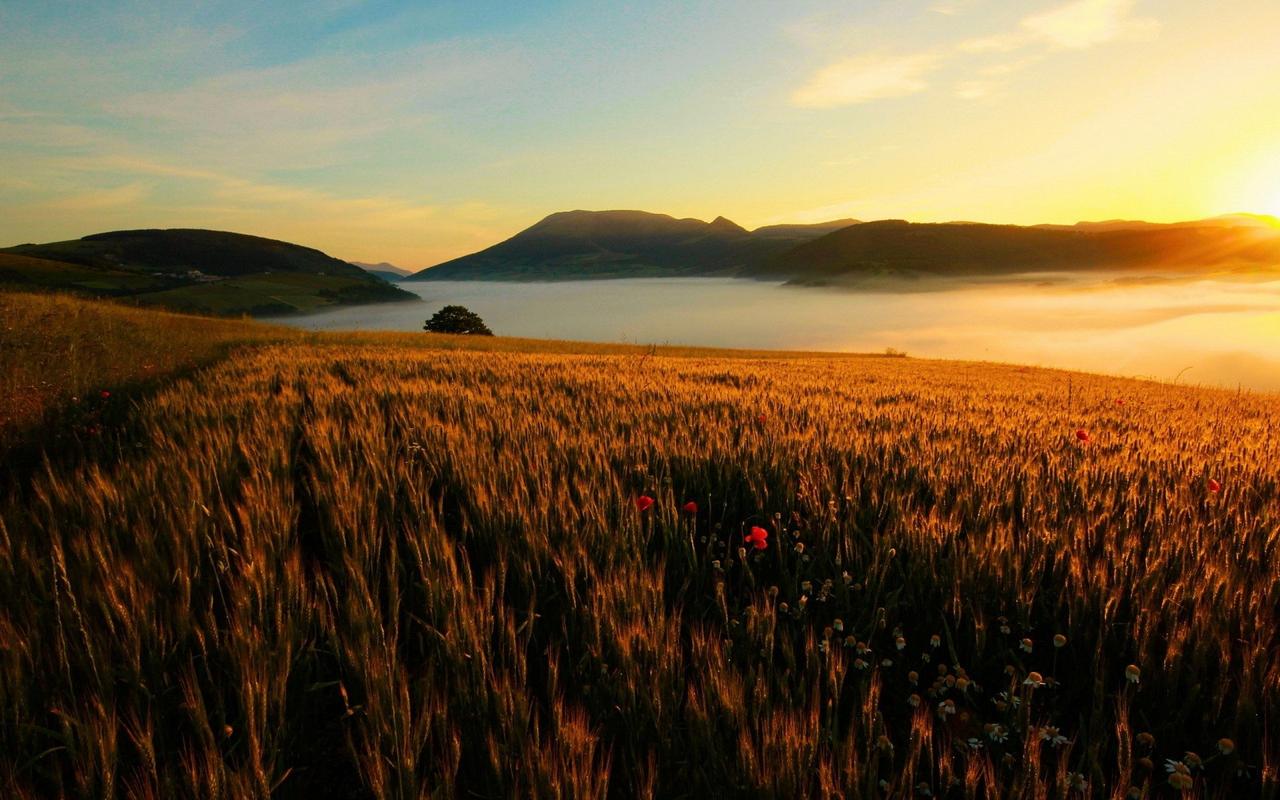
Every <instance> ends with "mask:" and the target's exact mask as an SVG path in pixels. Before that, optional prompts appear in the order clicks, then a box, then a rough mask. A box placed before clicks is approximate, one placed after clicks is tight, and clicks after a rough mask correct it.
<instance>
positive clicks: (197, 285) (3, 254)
mask: <svg viewBox="0 0 1280 800" xmlns="http://www.w3.org/2000/svg"><path fill="white" fill-rule="evenodd" d="M0 282H3V283H4V284H6V285H9V286H18V287H24V288H32V289H64V290H72V291H77V292H80V293H83V294H88V295H92V296H100V297H114V298H119V299H126V300H129V301H131V302H136V303H140V304H145V305H159V306H163V307H166V308H171V309H175V310H180V311H197V312H206V313H215V314H225V315H237V314H253V315H258V316H267V315H279V314H291V313H298V312H304V311H314V310H317V309H320V308H324V307H326V306H333V305H348V304H353V303H371V302H386V301H397V300H412V299H415V296H414V295H412V294H410V293H408V292H404V291H403V290H400V289H397V288H395V287H393V286H390V285H388V284H387V282H386V281H383V280H379V279H377V278H375V277H373V276H371V275H369V274H368V273H366V272H365V271H364V270H362V269H360V268H359V267H356V266H354V265H352V264H349V263H347V262H345V261H341V260H339V259H336V258H332V257H330V256H327V255H325V254H324V253H322V252H320V251H319V250H315V249H312V248H309V247H302V246H300V245H296V244H290V243H288V242H280V241H275V240H272V239H264V238H261V237H258V236H248V235H245V234H239V233H228V232H224V231H207V230H188V229H173V230H136V231H113V232H109V233H99V234H94V235H91V236H86V237H84V238H82V239H74V240H70V241H65V242H52V243H48V244H23V245H18V246H16V247H10V248H6V249H4V250H0Z"/></svg>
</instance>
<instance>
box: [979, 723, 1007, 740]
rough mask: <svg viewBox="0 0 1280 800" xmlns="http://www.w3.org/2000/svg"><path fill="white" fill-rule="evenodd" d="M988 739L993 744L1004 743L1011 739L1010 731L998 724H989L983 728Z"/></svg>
mask: <svg viewBox="0 0 1280 800" xmlns="http://www.w3.org/2000/svg"><path fill="white" fill-rule="evenodd" d="M983 730H984V731H986V734H987V738H988V739H990V740H991V741H993V742H1004V741H1006V740H1008V738H1009V729H1008V728H1006V727H1005V726H1003V725H1001V724H1000V723H998V722H989V723H987V724H986V725H985V726H983Z"/></svg>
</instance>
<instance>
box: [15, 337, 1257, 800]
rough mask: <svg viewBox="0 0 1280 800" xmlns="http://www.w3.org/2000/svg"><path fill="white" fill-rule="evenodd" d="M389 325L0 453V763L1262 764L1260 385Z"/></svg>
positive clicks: (1129, 775) (280, 770)
mask: <svg viewBox="0 0 1280 800" xmlns="http://www.w3.org/2000/svg"><path fill="white" fill-rule="evenodd" d="M379 341H380V342H381V344H368V345H365V344H361V345H355V344H345V345H339V344H325V343H324V341H323V340H310V341H309V342H308V343H306V344H297V345H280V346H271V347H267V348H265V349H260V350H257V351H254V352H252V353H246V354H243V355H242V356H240V357H238V358H236V359H232V360H227V361H224V362H222V363H219V364H217V365H216V366H213V367H210V368H207V369H203V370H200V371H198V372H196V373H194V374H191V375H188V376H186V377H183V378H181V379H179V380H177V381H175V382H174V383H173V384H172V385H170V386H168V387H167V388H165V389H163V390H161V391H159V392H157V393H156V394H154V395H153V396H148V397H145V398H141V399H139V400H138V401H137V407H136V409H135V410H134V412H133V413H132V415H131V416H130V417H129V419H128V420H127V421H126V422H125V423H124V424H122V425H121V426H119V427H117V428H114V429H111V430H108V431H107V432H106V433H105V434H104V437H103V439H104V441H95V442H91V443H85V444H82V445H75V446H77V447H83V448H84V449H83V452H81V454H80V456H79V458H78V459H77V460H76V463H74V464H65V465H63V466H59V467H56V468H50V469H47V470H45V471H43V472H42V473H41V474H39V475H37V476H35V478H34V479H33V481H32V483H31V486H30V487H29V489H28V490H27V491H25V492H23V493H22V494H20V495H14V497H13V499H12V500H11V501H10V502H9V503H8V504H7V505H6V507H5V509H4V513H3V516H0V520H2V527H0V776H2V777H0V786H3V787H4V789H5V790H6V791H7V792H8V793H9V794H10V795H11V796H15V797H47V796H53V797H57V796H69V797H116V796H120V797H125V796H128V797H210V798H213V797H260V796H265V795H268V794H273V795H275V796H280V797H315V796H353V797H545V798H571V797H572V798H577V797H583V798H586V797H708V796H740V797H815V798H817V797H851V798H852V797H859V798H861V797H911V796H923V795H924V794H926V793H928V794H931V795H932V796H935V797H938V796H948V797H958V798H970V797H974V798H977V797H985V798H1017V797H1028V798H1031V797H1036V798H1039V797H1045V798H1049V797H1061V798H1067V797H1086V796H1088V797H1116V798H1123V797H1128V796H1133V797H1164V796H1172V795H1174V794H1177V793H1178V792H1179V791H1181V790H1180V789H1178V788H1176V787H1177V786H1178V785H1181V782H1182V780H1183V779H1182V778H1181V777H1175V778H1174V779H1173V783H1171V781H1170V776H1171V775H1174V776H1182V775H1183V774H1184V772H1183V771H1184V770H1185V774H1186V775H1187V776H1188V777H1187V780H1188V782H1189V783H1190V789H1189V790H1188V791H1190V792H1191V793H1193V794H1196V795H1198V796H1204V797H1219V798H1234V797H1251V796H1260V795H1263V796H1268V797H1274V796H1276V789H1277V774H1276V769H1277V755H1278V754H1277V742H1276V738H1275V737H1276V733H1275V731H1276V725H1277V723H1276V719H1277V716H1276V715H1277V711H1280V707H1278V704H1280V658H1278V657H1277V656H1278V655H1280V653H1278V647H1280V636H1278V635H1277V632H1276V631H1277V626H1278V625H1280V619H1278V617H1280V582H1278V581H1277V580H1276V574H1277V564H1278V562H1277V519H1280V493H1278V488H1280V484H1278V478H1280V458H1278V456H1280V400H1277V399H1276V398H1274V397H1268V396H1250V395H1238V394H1232V393H1225V392H1216V391H1208V390H1191V389H1183V388H1174V387H1168V386H1161V385H1157V384H1150V383H1142V382H1135V381H1124V380H1118V379H1109V378H1100V377H1099V378H1094V377H1082V376H1080V375H1070V374H1067V373H1057V372H1049V371H1023V370H1016V369H1013V368H1004V367H994V366H984V365H966V364H944V363H930V362H917V361H913V360H904V359H861V360H839V359H819V358H811V359H806V358H795V359H786V360H770V359H751V358H743V359H737V360H725V359H719V358H700V357H691V358H675V357H668V356H662V355H637V354H622V355H566V354H552V353H520V352H497V351H491V352H480V351H470V350H456V351H448V350H439V349H420V350H414V349H408V348H403V347H394V346H383V345H385V344H387V343H388V342H390V341H392V340H389V339H382V340H379ZM1117 401H1124V404H1123V405H1120V404H1118V402H1117ZM1077 429H1085V430H1086V431H1087V432H1088V439H1089V441H1087V442H1081V441H1079V440H1078V439H1077V437H1076V435H1075V432H1076V431H1077ZM1209 479H1213V480H1215V481H1217V482H1218V486H1219V490H1218V491H1216V492H1215V491H1212V490H1211V489H1210V488H1209V484H1208V481H1209ZM641 495H643V496H648V497H652V498H654V500H655V501H656V502H655V504H654V505H653V507H652V508H651V509H649V510H647V511H641V510H639V508H638V507H637V504H636V502H635V500H636V498H637V497H639V496H641ZM688 501H693V502H695V503H696V504H697V506H698V508H697V512H696V513H687V512H685V511H682V509H681V506H682V505H683V504H685V503H686V502H688ZM753 526H756V527H763V528H766V529H767V530H768V531H769V537H768V545H767V547H766V548H765V549H763V550H757V549H755V548H754V547H753V546H750V545H749V544H748V543H747V542H746V541H745V540H744V533H746V532H747V531H748V530H749V529H750V527H753ZM1055 637H1064V638H1058V639H1056V641H1055ZM1057 645H1060V646H1057ZM1131 665H1132V667H1133V669H1132V670H1128V669H1127V668H1128V667H1130V666H1131ZM1131 677H1132V678H1134V679H1131ZM1135 679H1136V680H1135ZM1226 738H1229V739H1230V740H1232V741H1231V742H1230V744H1228V743H1227V742H1220V740H1222V739H1226ZM1224 751H1229V752H1224ZM1166 760H1169V761H1172V762H1176V765H1172V768H1173V769H1175V770H1176V771H1175V772H1174V773H1169V772H1166V767H1165V762H1166Z"/></svg>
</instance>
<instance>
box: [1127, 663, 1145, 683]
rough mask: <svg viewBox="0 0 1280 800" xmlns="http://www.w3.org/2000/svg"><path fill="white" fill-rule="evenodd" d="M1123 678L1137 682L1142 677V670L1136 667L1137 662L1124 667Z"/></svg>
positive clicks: (1130, 681)
mask: <svg viewBox="0 0 1280 800" xmlns="http://www.w3.org/2000/svg"><path fill="white" fill-rule="evenodd" d="M1124 678H1125V680H1127V681H1128V682H1129V683H1137V682H1138V680H1139V679H1141V678H1142V670H1140V669H1138V665H1137V664H1130V665H1129V666H1127V667H1125V668H1124Z"/></svg>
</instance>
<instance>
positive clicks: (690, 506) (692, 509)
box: [680, 500, 698, 515]
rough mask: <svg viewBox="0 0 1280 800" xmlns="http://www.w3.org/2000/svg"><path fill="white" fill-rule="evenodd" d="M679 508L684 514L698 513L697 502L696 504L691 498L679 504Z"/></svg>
mask: <svg viewBox="0 0 1280 800" xmlns="http://www.w3.org/2000/svg"><path fill="white" fill-rule="evenodd" d="M680 510H681V511H683V512H684V513H686V514H689V515H693V514H697V513H698V504H697V503H695V502H693V501H692V500H690V501H689V502H687V503H685V504H684V505H682V506H680Z"/></svg>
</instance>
